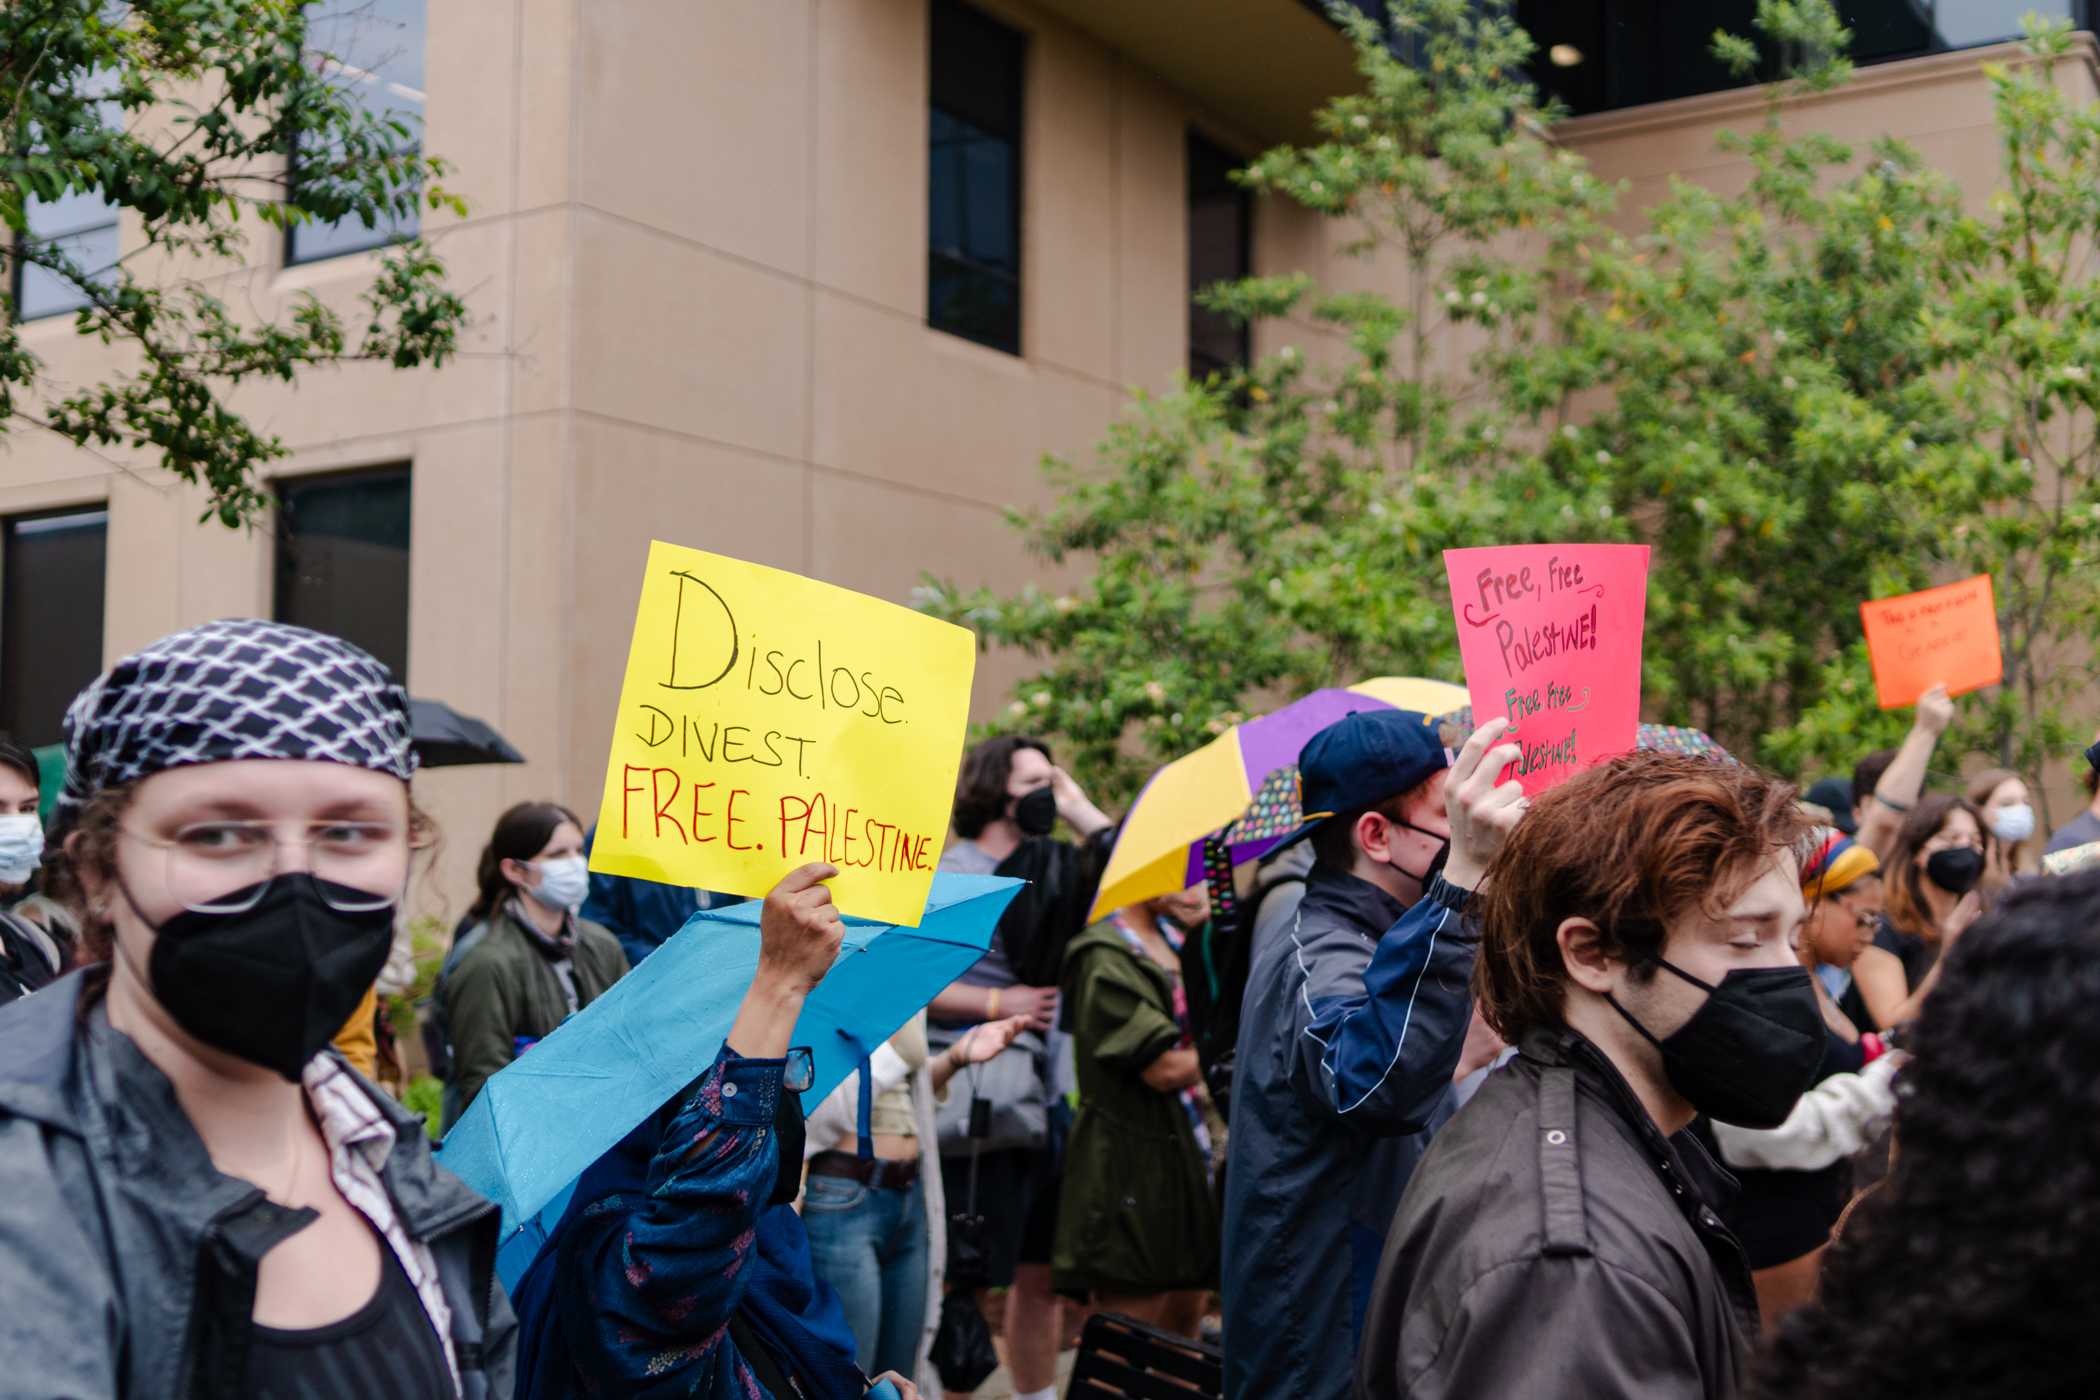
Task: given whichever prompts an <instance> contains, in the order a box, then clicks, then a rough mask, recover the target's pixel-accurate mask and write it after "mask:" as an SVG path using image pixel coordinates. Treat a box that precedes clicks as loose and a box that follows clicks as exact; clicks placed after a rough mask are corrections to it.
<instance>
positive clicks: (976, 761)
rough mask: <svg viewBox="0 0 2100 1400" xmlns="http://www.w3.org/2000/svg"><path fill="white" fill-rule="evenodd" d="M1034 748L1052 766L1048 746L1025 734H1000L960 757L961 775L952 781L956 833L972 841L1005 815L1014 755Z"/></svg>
mask: <svg viewBox="0 0 2100 1400" xmlns="http://www.w3.org/2000/svg"><path fill="white" fill-rule="evenodd" d="M1023 749H1034V750H1035V751H1036V752H1037V753H1039V754H1041V755H1042V756H1043V757H1044V758H1045V759H1047V760H1049V761H1050V762H1052V763H1055V762H1056V761H1057V760H1056V759H1054V758H1051V757H1050V746H1049V745H1048V744H1046V743H1044V742H1043V741H1042V740H1041V739H1031V738H1029V737H1028V736H1027V735H1025V734H1002V735H1000V736H999V737H998V738H996V739H987V740H985V741H984V742H983V743H981V744H979V745H978V746H977V747H976V748H973V749H971V750H970V751H969V752H968V753H966V754H964V755H963V761H962V772H961V774H960V775H958V776H957V778H956V781H955V815H954V817H953V818H952V820H953V821H954V823H955V834H956V835H957V836H960V837H962V838H963V839H964V840H966V841H974V840H975V839H976V838H977V834H978V833H979V832H981V831H983V830H984V829H985V828H986V827H987V826H990V825H991V824H992V823H993V822H995V821H997V820H999V818H1001V817H1003V816H1005V815H1006V804H1007V803H1009V802H1011V801H1012V800H1013V798H1012V797H1011V795H1009V794H1008V792H1007V791H1006V784H1007V782H1008V780H1009V779H1011V778H1012V777H1013V772H1014V755H1015V754H1017V753H1019V752H1020V751H1021V750H1023Z"/></svg>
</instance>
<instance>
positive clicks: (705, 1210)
mask: <svg viewBox="0 0 2100 1400" xmlns="http://www.w3.org/2000/svg"><path fill="white" fill-rule="evenodd" d="M837 873H838V871H837V869H836V867H834V866H830V865H824V864H812V865H805V866H802V867H801V868H799V869H797V870H794V871H792V872H790V873H789V874H788V875H787V876H786V877H785V878H783V879H782V880H781V881H780V883H779V884H778V885H776V886H774V888H773V890H772V892H771V893H769V894H768V895H767V896H766V900H765V905H764V908H763V910H762V911H761V914H760V920H759V929H760V938H761V943H760V951H759V961H758V970H757V972H756V973H755V974H754V976H753V977H752V980H751V986H750V989H749V990H748V991H747V992H746V993H745V995H744V999H743V1002H742V1004H741V1006H740V1007H739V1008H738V1011H737V1016H736V1020H735V1022H734V1023H733V1024H732V1026H731V1027H730V1031H729V1037H728V1039H727V1041H726V1042H725V1043H724V1045H723V1047H722V1049H721V1052H720V1053H719V1054H718V1055H717V1056H716V1058H715V1062H714V1064H713V1065H712V1066H710V1067H709V1068H708V1069H707V1070H706V1071H705V1072H703V1073H702V1074H701V1076H700V1077H699V1078H698V1079H697V1080H695V1081H694V1082H693V1084H692V1085H691V1086H690V1087H689V1088H688V1089H687V1090H686V1091H685V1092H684V1093H682V1094H680V1095H679V1096H678V1097H676V1098H674V1099H673V1100H672V1101H671V1102H670V1103H668V1104H666V1105H665V1106H664V1107H663V1108H662V1109H661V1110H659V1111H658V1112H657V1113H656V1114H655V1115H654V1116H653V1117H651V1118H650V1119H649V1120H647V1121H646V1122H644V1123H643V1124H642V1125H641V1126H640V1127H638V1128H636V1129H635V1130H634V1131H633V1132H632V1133H630V1134H629V1135H628V1136H627V1138H626V1140H625V1141H624V1142H622V1143H621V1144H620V1145H619V1146H618V1147H616V1148H615V1149H614V1150H613V1151H611V1152H609V1153H607V1154H606V1156H605V1157H604V1158H602V1159H600V1161H599V1162H598V1163H597V1165H595V1166H593V1167H592V1168H591V1169H590V1170H589V1171H587V1172H585V1173H584V1175H583V1177H582V1178H581V1179H580V1180H579V1181H578V1183H577V1186H576V1191H575V1196H574V1198H573V1200H572V1202H571V1204H570V1206H569V1209H568V1211H567V1212H566V1214H564V1216H563V1217H562V1221H561V1224H560V1225H559V1226H558V1227H557V1228H556V1230H555V1232H554V1234H553V1235H552V1236H551V1237H550V1238H549V1239H548V1241H547V1243H546V1246H545V1247H544V1248H543V1249H542V1250H541V1251H540V1253H539V1256H538V1257H537V1258H536V1259H535V1260H534V1261H533V1263H532V1265H531V1267H530V1268H528V1269H527V1270H526V1272H525V1275H524V1277H523V1278H521V1279H520V1280H519V1282H518V1287H517V1290H516V1301H517V1307H518V1315H519V1327H520V1335H521V1338H522V1341H521V1345H520V1350H519V1359H520V1366H519V1375H520V1377H521V1383H520V1385H519V1389H518V1392H517V1393H518V1397H519V1400H554V1397H557V1396H571V1395H627V1396H642V1395H650V1396H654V1395H664V1396H670V1395H679V1396H698V1397H702V1400H717V1398H719V1400H732V1397H733V1398H734V1400H749V1397H789V1396H803V1397H810V1398H811V1400H858V1397H861V1396H863V1395H866V1394H869V1393H870V1382H869V1380H868V1378H867V1377H866V1376H864V1375H863V1374H862V1373H861V1371H860V1368H859V1367H858V1366H857V1365H856V1364H855V1355H856V1347H855V1342H854V1337H853V1334H852V1332H851V1331H850V1330H849V1329H848V1327H847V1325H846V1320H845V1314H844V1312H843V1311H842V1309H841V1308H840V1305H839V1299H838V1295H837V1294H835V1293H834V1292H833V1291H832V1290H831V1289H830V1288H829V1287H828V1286H827V1285H825V1284H823V1283H822V1282H820V1281H819V1280H818V1278H817V1276H816V1273H815V1271H814V1269H813V1267H812V1265H811V1261H810V1249H809V1237H808V1235H807V1233H806V1232H805V1231H804V1229H803V1227H802V1222H801V1220H800V1218H799V1217H798V1216H797V1215H796V1214H795V1212H794V1209H793V1207H792V1204H791V1203H792V1202H793V1201H794V1199H795V1196H796V1194H797V1192H798V1191H799V1189H800V1187H801V1182H802V1139H803V1129H804V1125H803V1118H802V1104H801V1099H800V1092H801V1090H803V1089H806V1088H808V1087H809V1083H810V1080H809V1075H810V1066H809V1062H808V1056H807V1052H806V1051H803V1052H798V1051H796V1050H795V1049H793V1048H791V1047H790V1044H789V1041H790V1038H791V1037H792V1036H793V1034H794V1030H795V1023H796V1020H797V1018H798V1017H800V1015H801V1014H802V1007H803V1003H804V1001H805V1000H806V999H807V998H808V997H809V994H810V993H811V992H813V991H814V990H815V989H816V987H817V984H818V983H819V982H821V981H823V979H824V976H825V974H826V973H828V972H829V971H830V970H831V966H832V963H833V962H834V960H835V959H836V958H837V957H838V952H839V946H840V942H841V940H842V938H843V936H844V933H845V927H844V925H843V923H842V922H841V921H840V918H839V913H838V910H837V909H836V908H835V907H834V906H833V905H832V902H831V891H830V889H829V888H827V887H826V886H825V884H824V881H826V880H828V879H830V878H831V877H832V876H834V875H836V874H837ZM881 1382H886V1383H887V1384H888V1386H889V1387H891V1388H893V1390H894V1393H895V1394H896V1395H898V1396H900V1397H902V1400H917V1396H918V1393H919V1392H918V1389H917V1387H915V1386H914V1385H913V1384H912V1383H911V1382H910V1381H908V1380H906V1379H905V1378H904V1377H902V1376H898V1375H894V1374H890V1375H885V1376H883V1377H881V1378H880V1381H879V1382H877V1384H880V1383H881Z"/></svg>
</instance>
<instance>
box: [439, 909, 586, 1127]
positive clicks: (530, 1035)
mask: <svg viewBox="0 0 2100 1400" xmlns="http://www.w3.org/2000/svg"><path fill="white" fill-rule="evenodd" d="M572 922H573V924H574V925H575V930H576V933H575V940H576V941H575V947H574V948H573V950H572V951H571V953H570V959H569V960H570V965H571V968H572V969H573V975H574V977H575V979H576V1008H577V1010H579V1011H580V1010H582V1009H583V1008H584V1007H586V1006H589V1005H590V1004H591V1003H592V1002H594V1001H596V1000H597V999H598V998H599V997H601V996H603V995H604V994H605V990H606V988H608V987H610V986H612V984H613V983H615V982H617V981H619V980H620V979H621V978H622V977H623V976H625V975H626V973H627V955H626V954H625V953H623V952H621V951H620V942H619V940H618V939H616V938H614V937H613V936H612V934H610V933H608V932H607V931H606V930H604V929H602V928H600V927H599V926H598V925H596V924H594V923H591V922H590V921H589V920H587V919H575V920H572ZM460 947H461V948H463V949H465V951H464V952H463V953H461V954H459V955H458V959H457V962H456V963H454V965H453V966H452V967H450V968H448V969H447V970H446V971H445V973H444V974H443V976H442V977H441V978H440V979H439V982H438V998H439V1000H440V1001H441V1002H442V1003H443V1010H444V1020H445V1028H446V1032H447V1035H448V1037H449V1038H450V1040H451V1042H452V1080H451V1082H450V1083H449V1084H447V1085H446V1086H445V1121H444V1125H445V1127H446V1128H447V1129H450V1128H451V1126H452V1125H453V1124H454V1123H455V1122H457V1121H459V1115H460V1114H462V1113H465V1112H466V1111H467V1105H468V1104H470V1103H472V1102H473V1101H474V1096H475V1095H476V1094H478V1093H480V1092H481V1086H482V1085H483V1084H484V1083H486V1082H487V1080H488V1077H489V1076H490V1075H492V1074H494V1073H495V1072H496V1071H497V1070H499V1069H502V1068H503V1067H504V1066H505V1065H507V1064H509V1063H510V1062H511V1061H512V1060H514V1059H516V1058H517V1055H518V1047H519V1042H520V1041H524V1042H528V1043H529V1042H532V1041H536V1040H538V1039H540V1037H542V1036H545V1035H548V1034H550V1033H551V1032H552V1031H553V1030H554V1028H555V1027H556V1026H558V1025H560V1024H561V1023H562V1022H563V1021H565V1020H567V1019H568V1017H569V1003H568V998H567V997H566V996H564V995H563V993H562V985H561V979H560V977H559V976H558V975H556V973H555V971H554V958H553V956H552V954H551V953H550V952H549V950H548V948H547V944H546V941H545V940H544V939H542V938H541V937H540V936H539V935H538V934H537V933H535V932H533V931H530V930H528V929H526V928H524V927H523V926H521V925H520V924H519V923H518V917H517V915H516V914H515V913H513V912H512V911H511V909H510V908H509V906H508V905H506V906H505V907H504V908H503V909H501V910H499V911H498V912H497V913H496V914H495V915H494V916H493V917H492V918H490V919H488V920H487V921H485V922H483V923H479V924H476V925H475V926H474V927H473V928H471V929H468V930H467V931H466V932H465V933H464V934H462V935H461V936H460ZM447 961H451V960H450V959H448V960H447Z"/></svg>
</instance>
